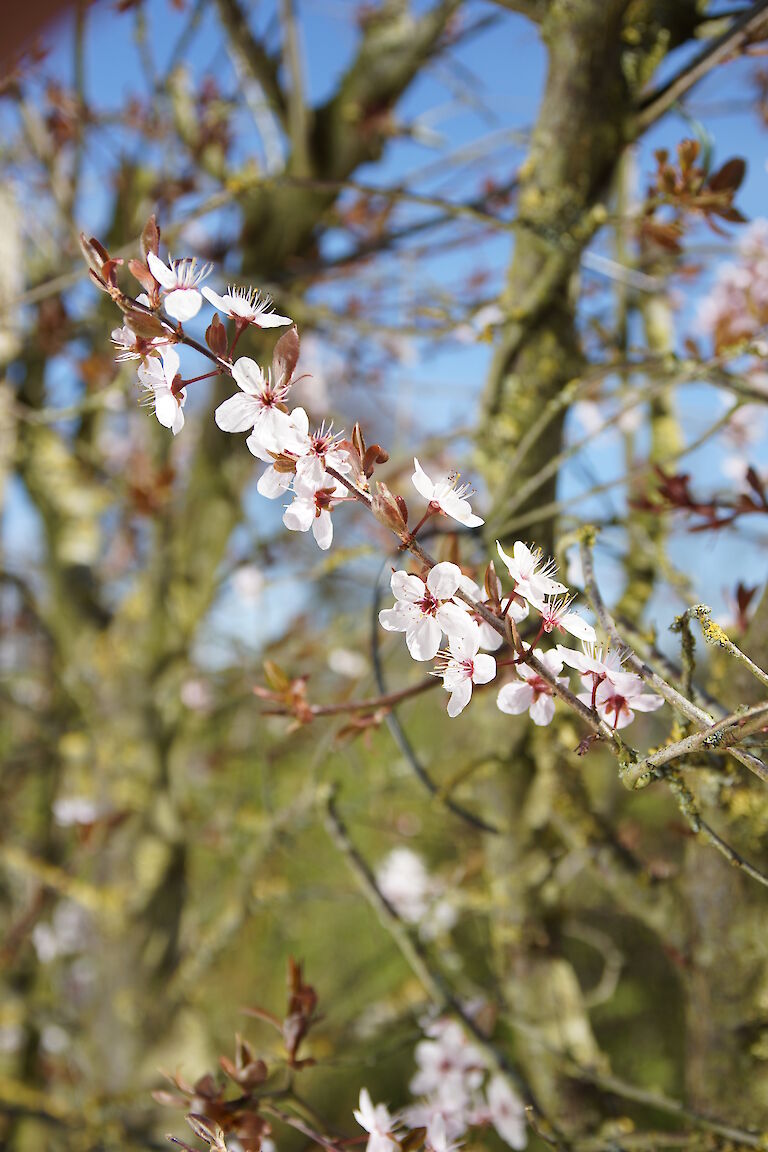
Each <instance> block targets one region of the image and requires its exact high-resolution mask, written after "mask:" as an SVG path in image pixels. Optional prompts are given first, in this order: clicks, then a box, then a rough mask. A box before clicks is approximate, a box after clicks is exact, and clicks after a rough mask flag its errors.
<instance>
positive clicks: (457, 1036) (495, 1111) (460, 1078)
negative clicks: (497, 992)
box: [355, 1017, 527, 1152]
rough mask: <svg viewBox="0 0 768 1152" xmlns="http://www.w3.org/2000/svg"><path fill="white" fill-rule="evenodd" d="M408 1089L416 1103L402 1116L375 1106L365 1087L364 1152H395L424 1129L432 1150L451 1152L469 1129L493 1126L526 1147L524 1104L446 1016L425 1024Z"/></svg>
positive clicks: (512, 1143)
mask: <svg viewBox="0 0 768 1152" xmlns="http://www.w3.org/2000/svg"><path fill="white" fill-rule="evenodd" d="M422 1027H423V1031H424V1039H422V1040H420V1041H419V1042H418V1044H417V1045H416V1049H415V1051H414V1058H415V1061H416V1073H415V1075H414V1076H413V1078H412V1079H411V1082H410V1085H409V1087H410V1090H411V1092H412V1093H413V1095H414V1096H415V1097H417V1098H418V1099H417V1100H416V1102H415V1103H413V1104H410V1105H408V1106H407V1107H405V1108H403V1109H402V1110H401V1111H400V1112H399V1113H394V1114H393V1113H391V1112H390V1111H389V1109H388V1108H387V1107H386V1105H384V1104H376V1105H374V1104H373V1102H372V1100H371V1097H370V1094H369V1093H368V1091H367V1090H366V1089H365V1088H364V1089H363V1090H362V1091H361V1093H360V1105H359V1108H358V1109H357V1110H356V1111H355V1119H356V1120H357V1122H358V1124H360V1126H361V1127H362V1128H363V1129H364V1130H365V1131H366V1132H367V1133H368V1144H367V1149H366V1152H397V1149H398V1148H399V1147H400V1146H401V1143H402V1141H403V1137H404V1133H405V1132H408V1131H414V1130H417V1129H425V1130H426V1131H425V1137H424V1140H425V1144H426V1147H427V1148H429V1149H431V1152H453V1150H454V1149H456V1148H457V1147H458V1141H460V1140H461V1138H462V1137H463V1136H464V1135H465V1134H466V1133H467V1132H468V1131H469V1130H470V1129H471V1128H478V1127H486V1126H489V1125H490V1126H491V1127H493V1128H494V1129H495V1130H496V1132H497V1133H498V1135H499V1136H500V1137H501V1139H502V1140H503V1141H504V1143H505V1144H507V1145H508V1147H510V1148H515V1149H521V1148H524V1147H525V1145H526V1143H527V1135H526V1120H525V1110H524V1107H523V1103H522V1101H521V1100H520V1098H519V1097H518V1096H517V1094H516V1093H515V1092H514V1090H513V1089H512V1087H511V1086H510V1084H509V1082H508V1080H507V1079H506V1078H505V1077H504V1076H502V1075H500V1074H498V1073H494V1072H493V1070H492V1069H491V1068H490V1067H489V1064H488V1060H487V1058H486V1056H485V1054H484V1053H483V1052H482V1050H481V1049H480V1048H479V1047H478V1046H477V1045H476V1044H473V1043H472V1042H471V1041H469V1040H468V1039H467V1037H466V1036H465V1034H464V1032H463V1030H462V1028H461V1027H460V1025H459V1024H458V1023H457V1022H456V1021H455V1020H451V1019H449V1018H448V1017H440V1018H438V1019H436V1020H426V1021H423V1023H422Z"/></svg>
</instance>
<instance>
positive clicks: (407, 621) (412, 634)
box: [379, 540, 664, 728]
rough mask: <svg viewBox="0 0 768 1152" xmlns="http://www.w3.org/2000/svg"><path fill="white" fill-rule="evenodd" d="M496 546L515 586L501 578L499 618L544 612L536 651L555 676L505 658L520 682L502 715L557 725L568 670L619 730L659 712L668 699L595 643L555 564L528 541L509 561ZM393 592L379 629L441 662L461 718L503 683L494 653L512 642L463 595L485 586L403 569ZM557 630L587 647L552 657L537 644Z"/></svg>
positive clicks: (504, 698) (502, 696)
mask: <svg viewBox="0 0 768 1152" xmlns="http://www.w3.org/2000/svg"><path fill="white" fill-rule="evenodd" d="M496 547H497V551H498V554H499V557H500V559H501V560H502V562H503V564H504V566H505V567H506V569H507V572H508V573H509V576H510V578H511V580H512V583H513V587H512V590H511V592H509V593H508V594H507V595H506V596H504V595H502V592H501V583H500V581H499V580H498V578H497V577H495V589H494V592H495V596H494V599H495V600H496V601H497V603H498V605H499V609H500V611H499V618H500V619H501V620H506V619H510V620H512V621H514V622H515V623H519V622H520V621H522V620H525V619H526V618H527V617H528V616H529V615H530V613H531V612H533V613H534V614H535V615H537V616H538V619H539V623H538V631H537V634H536V638H535V640H534V642H533V644H532V645H531V648H530V649H529V653H530V652H531V651H532V654H533V655H534V656H535V657H536V659H537V660H538V661H539V662H540V663H541V664H543V665H544V667H545V669H546V671H548V672H549V673H550V676H549V678H546V677H545V676H543V675H541V673H540V672H538V671H537V670H536V669H535V668H534V667H533V666H532V665H531V664H529V663H527V662H525V661H523V660H512V661H507V662H506V663H507V664H513V665H514V666H515V670H516V672H517V676H518V680H517V681H513V682H512V683H508V684H505V685H503V687H502V688H501V689H500V690H499V692H498V695H497V697H496V703H497V705H498V707H499V709H500V710H501V711H502V712H506V713H508V714H510V715H519V714H520V713H523V712H528V713H529V715H530V718H531V719H532V720H533V722H534V724H537V725H546V724H549V723H550V722H551V720H552V718H553V717H554V714H555V701H554V694H555V691H556V689H557V686H558V685H567V684H568V677H567V676H560V673H561V672H562V670H563V665H564V664H566V665H568V667H570V668H573V669H574V670H575V671H577V672H579V674H580V676H581V684H582V689H583V690H582V691H581V692H579V693H578V698H579V699H580V700H581V701H582V702H583V703H585V704H587V706H588V707H591V708H594V709H596V710H597V712H598V714H599V716H600V717H601V718H602V719H603V720H605V721H606V722H607V723H609V724H610V725H611V726H612V727H613V728H625V727H626V726H627V724H629V723H631V722H632V720H633V719H634V713H635V711H642V712H649V711H652V710H654V709H656V708H660V707H661V705H662V704H663V702H664V701H663V699H662V698H661V697H660V696H657V695H655V694H653V693H649V692H645V690H644V686H643V681H642V680H641V678H640V677H639V676H637V675H635V674H634V673H632V672H625V671H623V670H622V667H621V657H620V656H619V655H618V654H617V653H615V652H606V653H605V655H603V652H602V649H600V648H598V647H596V640H597V637H596V633H595V630H594V628H593V627H592V625H591V624H589V623H588V622H587V621H586V620H584V619H583V618H582V617H581V616H580V615H579V614H578V613H577V612H575V611H573V610H572V608H571V604H572V602H573V597H572V596H571V595H570V593H569V592H568V589H567V588H566V586H565V585H564V584H562V583H561V582H560V581H559V580H557V579H555V577H556V575H557V568H556V566H555V564H554V563H553V562H552V561H551V560H544V559H543V558H542V556H541V554H540V553H539V552H538V551H534V550H532V549H531V548H529V547H528V546H527V545H526V544H525V543H523V541H522V540H518V541H516V542H515V544H514V546H513V549H512V553H511V555H510V554H509V553H507V552H506V551H505V550H504V548H503V547H502V546H501V544H500V543H498V542H497V545H496ZM391 587H392V591H393V593H394V596H395V606H394V607H393V608H387V609H384V610H383V611H382V612H380V613H379V622H380V623H381V626H382V627H383V628H386V629H388V630H389V631H393V632H404V633H405V642H406V646H407V648H408V651H409V653H410V655H411V656H412V657H413V659H414V660H433V659H435V658H436V659H437V663H436V667H435V670H434V671H435V674H436V675H439V676H441V677H442V679H443V685H444V687H445V689H446V691H448V692H449V693H450V697H449V701H448V715H449V716H458V714H459V713H460V712H462V711H463V709H464V708H465V707H466V706H467V704H468V703H469V701H470V699H471V696H472V688H473V685H475V684H487V683H489V682H490V681H491V680H494V679H495V678H496V674H497V663H496V658H495V657H494V656H492V655H491V654H490V652H495V651H497V650H498V649H499V648H500V647H501V646H502V644H503V643H504V637H503V636H502V635H501V634H500V633H499V632H498V631H496V630H495V629H494V628H493V627H492V626H491V624H490V623H489V622H488V620H487V619H486V618H485V617H484V616H482V615H479V614H478V613H477V612H476V611H473V610H472V606H471V604H468V603H467V599H464V598H462V594H463V596H464V597H467V598H468V599H471V600H472V601H473V602H474V603H475V604H477V603H478V601H479V600H480V598H481V592H480V589H479V588H478V586H477V585H476V584H475V583H474V582H473V581H471V580H470V579H469V578H468V577H467V576H465V575H464V574H463V573H462V571H461V569H460V568H459V566H458V565H457V564H451V563H448V562H443V563H440V564H436V565H435V566H434V567H433V568H432V569H430V571H429V573H428V574H427V575H426V577H425V578H424V579H422V578H421V577H419V576H415V575H411V574H408V573H407V572H405V571H396V572H393V574H392V579H391ZM553 632H554V633H558V632H559V633H563V634H564V633H569V634H570V635H572V636H575V637H576V638H577V639H579V640H581V641H582V651H580V652H579V651H576V650H574V649H572V648H569V647H567V646H565V645H563V644H558V645H557V647H556V648H554V649H550V650H549V651H543V650H542V649H541V648H536V647H535V645H536V643H537V642H538V640H539V639H540V638H541V637H542V636H544V635H549V634H551V633H553ZM443 636H445V637H446V639H447V644H448V647H447V649H445V650H441V649H440V645H441V642H442V639H443ZM481 649H486V651H481Z"/></svg>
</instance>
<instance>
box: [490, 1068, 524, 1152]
mask: <svg viewBox="0 0 768 1152" xmlns="http://www.w3.org/2000/svg"><path fill="white" fill-rule="evenodd" d="M485 1095H486V1099H487V1101H488V1118H489V1120H490V1122H491V1124H492V1125H493V1127H494V1128H495V1129H496V1131H497V1132H498V1134H499V1136H500V1137H501V1139H502V1140H503V1141H504V1143H505V1144H508V1145H509V1147H510V1148H516V1149H520V1148H525V1146H526V1144H527V1143H528V1137H527V1133H526V1126H525V1108H524V1107H523V1102H522V1101H521V1100H520V1098H519V1096H518V1095H517V1093H516V1092H514V1091H513V1089H512V1087H511V1085H510V1084H509V1082H508V1081H507V1080H506V1079H505V1077H504V1076H492V1077H491V1079H490V1080H489V1082H488V1087H487V1088H486V1092H485Z"/></svg>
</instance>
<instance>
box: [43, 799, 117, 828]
mask: <svg viewBox="0 0 768 1152" xmlns="http://www.w3.org/2000/svg"><path fill="white" fill-rule="evenodd" d="M51 810H52V812H53V818H54V820H55V821H56V823H57V824H60V825H61V827H62V828H71V827H72V826H73V825H75V824H94V823H95V822H96V821H97V820H99V819H101V817H102V816H103V815H104V811H105V809H104V808H103V807H102V806H100V805H99V804H97V803H96V801H95V800H91V799H90V798H89V797H88V796H59V797H58V798H57V799H56V800H54V802H53V804H52V805H51Z"/></svg>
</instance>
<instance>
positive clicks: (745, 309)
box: [697, 219, 768, 351]
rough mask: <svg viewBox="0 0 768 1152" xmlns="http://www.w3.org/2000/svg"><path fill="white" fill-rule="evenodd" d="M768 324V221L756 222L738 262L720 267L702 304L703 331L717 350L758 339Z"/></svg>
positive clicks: (700, 324)
mask: <svg viewBox="0 0 768 1152" xmlns="http://www.w3.org/2000/svg"><path fill="white" fill-rule="evenodd" d="M767 324H768V220H766V219H759V220H755V221H754V222H753V223H752V224H750V226H749V227H748V228H747V229H746V230H745V231H744V233H743V234H742V237H741V239H740V240H739V245H738V260H736V261H728V262H725V263H723V264H721V265H720V267H719V268H718V271H717V275H716V277H715V280H714V283H713V285H712V287H711V289H710V291H709V292H708V294H707V295H706V296H705V297H704V299H703V300H702V301H701V304H700V306H699V312H698V317H697V326H698V328H699V330H700V331H702V332H704V333H706V334H707V335H708V336H710V337H711V339H712V341H713V343H714V346H715V350H716V351H720V350H721V349H723V348H727V347H728V346H729V345H733V344H737V343H739V342H740V341H742V340H749V339H751V338H752V337H755V336H758V335H759V334H760V333H761V332H762V330H763V329H764V328H765V327H766V325H767Z"/></svg>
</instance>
